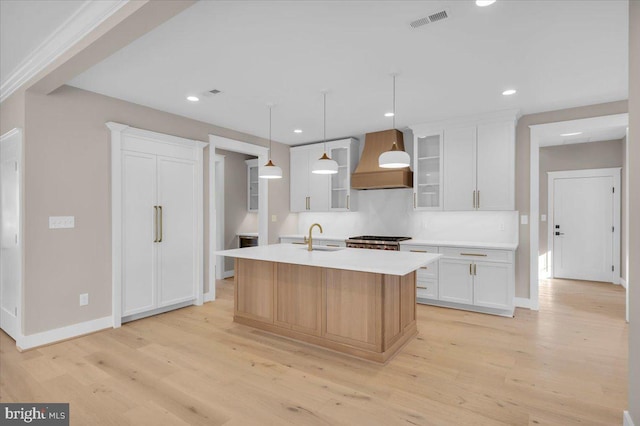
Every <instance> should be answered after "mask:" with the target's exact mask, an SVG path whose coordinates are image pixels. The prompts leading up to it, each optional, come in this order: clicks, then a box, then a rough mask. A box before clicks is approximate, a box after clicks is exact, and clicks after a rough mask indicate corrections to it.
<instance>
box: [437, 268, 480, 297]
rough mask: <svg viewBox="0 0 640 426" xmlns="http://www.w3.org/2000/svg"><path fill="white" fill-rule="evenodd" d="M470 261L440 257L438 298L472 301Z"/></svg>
mask: <svg viewBox="0 0 640 426" xmlns="http://www.w3.org/2000/svg"><path fill="white" fill-rule="evenodd" d="M471 265H472V263H471V262H469V261H467V260H455V259H441V260H440V262H439V265H438V269H439V272H440V280H439V283H438V287H439V291H438V294H439V298H440V300H444V301H446V302H455V303H465V304H471V303H473V276H472V275H471V273H472V270H471Z"/></svg>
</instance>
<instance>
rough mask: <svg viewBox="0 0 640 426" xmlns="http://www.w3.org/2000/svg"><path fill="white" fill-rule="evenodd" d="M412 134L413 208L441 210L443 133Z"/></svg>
mask: <svg viewBox="0 0 640 426" xmlns="http://www.w3.org/2000/svg"><path fill="white" fill-rule="evenodd" d="M413 132H414V136H413V208H414V209H415V210H442V200H443V197H442V195H443V191H442V165H443V161H442V160H443V156H442V151H443V149H442V140H443V132H442V130H438V131H433V130H431V131H429V132H423V131H420V130H416V129H414V130H413Z"/></svg>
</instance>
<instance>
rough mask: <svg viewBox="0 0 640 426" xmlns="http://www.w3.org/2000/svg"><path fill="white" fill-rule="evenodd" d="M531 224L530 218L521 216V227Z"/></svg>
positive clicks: (524, 215)
mask: <svg viewBox="0 0 640 426" xmlns="http://www.w3.org/2000/svg"><path fill="white" fill-rule="evenodd" d="M528 224H529V216H527V215H526V214H523V215H522V216H520V225H528Z"/></svg>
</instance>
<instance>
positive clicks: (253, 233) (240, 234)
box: [236, 232, 258, 237]
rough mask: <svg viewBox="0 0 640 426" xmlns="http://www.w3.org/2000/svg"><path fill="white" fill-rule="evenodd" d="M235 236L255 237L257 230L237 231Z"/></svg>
mask: <svg viewBox="0 0 640 426" xmlns="http://www.w3.org/2000/svg"><path fill="white" fill-rule="evenodd" d="M236 236H237V237H257V236H258V233H257V232H238V233H237V234H236Z"/></svg>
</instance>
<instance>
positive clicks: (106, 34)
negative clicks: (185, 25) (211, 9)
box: [26, 0, 195, 95]
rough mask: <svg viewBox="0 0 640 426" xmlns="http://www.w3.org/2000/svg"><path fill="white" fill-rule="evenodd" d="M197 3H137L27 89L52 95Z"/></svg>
mask: <svg viewBox="0 0 640 426" xmlns="http://www.w3.org/2000/svg"><path fill="white" fill-rule="evenodd" d="M194 3H195V0H133V1H129V2H127V4H125V5H124V6H122V7H121V8H120V9H118V10H117V11H116V12H115V13H113V14H112V15H111V16H109V17H108V18H107V19H105V20H104V22H102V23H101V24H100V25H98V26H97V27H96V28H95V29H94V30H93V31H91V32H90V33H89V34H87V35H86V36H84V37H83V38H82V39H80V40H78V41H77V42H76V43H75V44H74V45H73V46H72V47H71V48H69V49H68V50H67V51H66V52H64V53H63V54H61V55H60V56H59V57H58V58H56V59H55V60H54V61H53V62H52V63H51V64H49V65H48V66H47V67H45V68H44V69H43V70H42V71H40V72H38V73H37V74H36V75H35V77H33V78H32V79H31V80H29V81H28V82H27V83H26V90H29V91H33V92H36V93H42V94H47V95H48V94H49V93H51V92H53V91H54V90H56V89H57V88H59V87H60V86H62V85H64V84H66V83H67V82H68V81H70V80H72V79H73V78H74V77H75V76H77V75H79V74H81V73H82V72H84V71H86V70H87V69H89V68H91V67H92V66H93V65H95V64H97V63H99V62H100V61H102V60H103V59H105V58H107V57H109V56H110V55H111V54H113V53H115V52H117V51H118V50H120V49H122V48H123V47H125V46H127V45H128V44H130V43H131V42H133V41H134V40H136V39H138V38H139V37H141V36H142V35H144V34H146V33H147V32H149V31H151V30H153V29H154V28H156V27H157V26H158V25H160V24H162V23H163V22H165V21H167V20H168V19H170V18H172V17H173V16H175V15H177V14H178V13H180V12H182V11H183V10H185V9H186V8H188V7H189V6H191V5H193V4H194Z"/></svg>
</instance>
